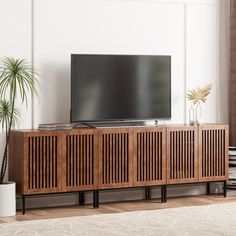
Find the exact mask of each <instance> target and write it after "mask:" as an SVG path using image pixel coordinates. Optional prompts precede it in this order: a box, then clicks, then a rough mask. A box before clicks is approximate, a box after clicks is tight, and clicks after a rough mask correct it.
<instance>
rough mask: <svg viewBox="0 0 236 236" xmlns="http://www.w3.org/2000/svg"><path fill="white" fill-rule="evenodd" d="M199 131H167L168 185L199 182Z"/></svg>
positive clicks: (192, 129)
mask: <svg viewBox="0 0 236 236" xmlns="http://www.w3.org/2000/svg"><path fill="white" fill-rule="evenodd" d="M197 143H198V140H197V129H196V128H194V127H193V128H191V127H189V128H186V129H183V128H180V129H179V130H178V129H173V130H171V129H168V131H167V153H168V154H167V160H168V164H167V171H168V175H167V183H169V184H174V183H188V182H196V181H198V155H197Z"/></svg>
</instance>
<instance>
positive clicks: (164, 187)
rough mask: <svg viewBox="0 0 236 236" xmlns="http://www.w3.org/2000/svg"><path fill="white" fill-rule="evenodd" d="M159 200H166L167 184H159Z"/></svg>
mask: <svg viewBox="0 0 236 236" xmlns="http://www.w3.org/2000/svg"><path fill="white" fill-rule="evenodd" d="M161 202H162V203H163V202H167V185H162V186H161Z"/></svg>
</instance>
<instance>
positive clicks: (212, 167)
mask: <svg viewBox="0 0 236 236" xmlns="http://www.w3.org/2000/svg"><path fill="white" fill-rule="evenodd" d="M199 143H200V145H199V146H200V150H199V153H200V165H199V173H200V181H207V180H209V181H213V180H225V179H227V178H228V129H227V127H224V126H222V127H220V126H218V127H215V128H214V127H201V128H200V130H199Z"/></svg>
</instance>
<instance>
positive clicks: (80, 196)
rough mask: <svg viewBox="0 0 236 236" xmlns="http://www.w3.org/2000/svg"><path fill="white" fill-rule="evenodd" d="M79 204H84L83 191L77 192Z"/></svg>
mask: <svg viewBox="0 0 236 236" xmlns="http://www.w3.org/2000/svg"><path fill="white" fill-rule="evenodd" d="M79 205H80V206H82V205H84V192H79Z"/></svg>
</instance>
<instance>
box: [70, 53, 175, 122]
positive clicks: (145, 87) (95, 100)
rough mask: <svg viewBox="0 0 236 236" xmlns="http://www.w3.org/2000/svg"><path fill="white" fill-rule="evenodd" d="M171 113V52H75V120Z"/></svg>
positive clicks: (72, 88)
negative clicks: (123, 53) (106, 53)
mask: <svg viewBox="0 0 236 236" xmlns="http://www.w3.org/2000/svg"><path fill="white" fill-rule="evenodd" d="M170 117H171V57H170V56H145V55H91V54H90V55H85V54H72V55H71V122H79V121H105V120H126V119H131V120H147V119H158V118H170Z"/></svg>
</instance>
